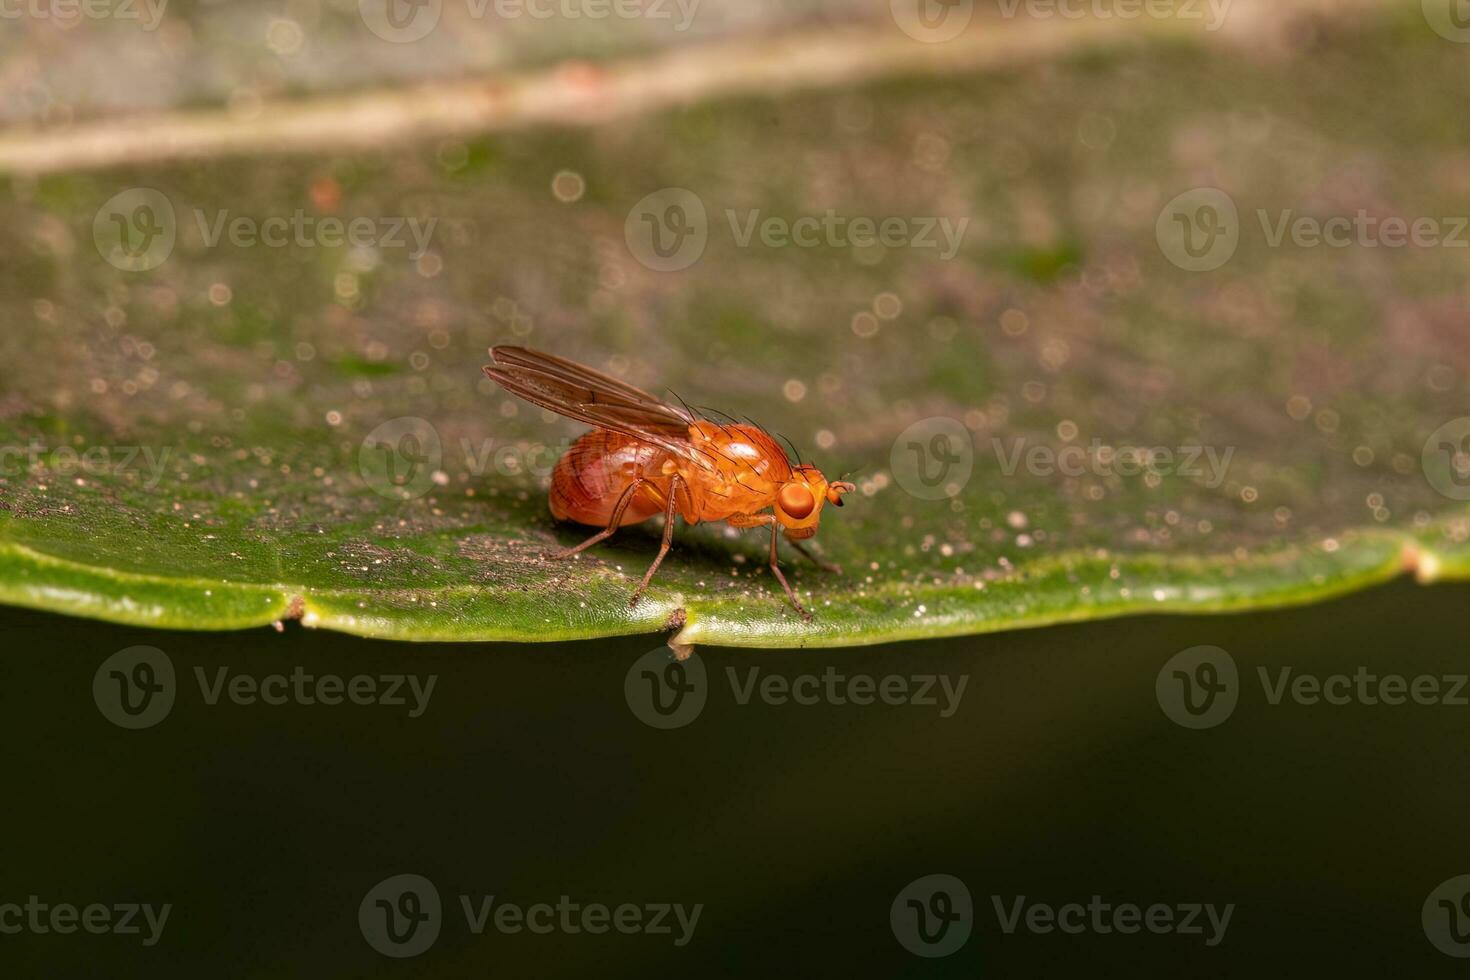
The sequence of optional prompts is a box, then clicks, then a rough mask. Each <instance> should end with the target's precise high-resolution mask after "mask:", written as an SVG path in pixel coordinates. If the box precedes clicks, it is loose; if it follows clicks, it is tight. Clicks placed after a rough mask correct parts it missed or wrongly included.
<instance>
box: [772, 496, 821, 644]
mask: <svg viewBox="0 0 1470 980" xmlns="http://www.w3.org/2000/svg"><path fill="white" fill-rule="evenodd" d="M780 534H781V525H780V524H777V523H776V519H775V518H774V517H772V518H771V574H772V575H774V576H776V581H777V582H780V583H781V588H783V589H785V590H786V598H788V599H790V600H791V604H792V605H793V606H795V607H796V611H797V612H799V613H801V618H802V619H803V620H805V621H806V622H808V623H810V622H811V621H812V614H811V613H809V612H807V611H806V607H805V606H803V605H802V604H801V600H799V599H797V598H796V593H795V592H793V591H792V589H791V586H790V584H789V583H787V581H786V576H785V575H783V574H782V573H781V566H780V564H779V562H778V558H777V555H776V538H777V537H778V536H779V535H780ZM792 543H793V544H794V543H795V542H792Z"/></svg>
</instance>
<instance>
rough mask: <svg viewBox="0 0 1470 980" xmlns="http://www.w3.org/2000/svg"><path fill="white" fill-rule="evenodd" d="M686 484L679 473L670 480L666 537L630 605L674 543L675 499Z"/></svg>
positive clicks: (665, 517) (634, 591)
mask: <svg viewBox="0 0 1470 980" xmlns="http://www.w3.org/2000/svg"><path fill="white" fill-rule="evenodd" d="M683 486H684V481H683V479H681V478H680V477H679V476H678V475H677V474H676V475H675V476H674V477H673V479H671V480H670V481H669V499H668V503H666V504H665V505H664V538H663V541H662V542H660V543H659V546H658V554H657V555H656V556H655V557H654V559H653V564H652V565H649V566H648V571H646V572H644V573H643V581H641V582H639V583H638V588H636V589H634V590H633V596H632V598H630V599H629V600H628V605H630V606H633V605H637V604H638V597H639V596H641V595H642V594H643V590H644V589H646V588H648V583H649V582H652V581H653V573H654V572H656V571H658V566H659V565H661V564H663V560H664V555H667V554H668V553H669V547H670V546H671V545H672V544H673V543H674V512H675V511H674V508H675V501H677V500H678V499H679V490H680V488H681V487H683Z"/></svg>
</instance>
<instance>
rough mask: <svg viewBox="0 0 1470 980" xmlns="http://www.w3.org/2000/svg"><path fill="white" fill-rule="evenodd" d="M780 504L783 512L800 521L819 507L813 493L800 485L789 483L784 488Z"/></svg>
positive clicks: (779, 500) (779, 499)
mask: <svg viewBox="0 0 1470 980" xmlns="http://www.w3.org/2000/svg"><path fill="white" fill-rule="evenodd" d="M778 502H779V503H780V504H781V509H782V510H783V511H785V512H786V513H787V514H788V515H790V516H791V517H794V518H796V519H797V520H798V521H799V520H801V519H802V518H803V517H806V516H807V515H808V514H810V513H811V512H812V508H814V507H816V506H817V499H816V498H815V497H813V496H812V492H811V491H810V490H808V489H807V488H806V487H804V486H802V485H801V484H800V483H788V484H786V485H785V486H784V487H782V488H781V495H780V497H779V498H778Z"/></svg>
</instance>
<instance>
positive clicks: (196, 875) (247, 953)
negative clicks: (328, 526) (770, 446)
mask: <svg viewBox="0 0 1470 980" xmlns="http://www.w3.org/2000/svg"><path fill="white" fill-rule="evenodd" d="M1467 597H1470V588H1466V587H1462V586H1456V587H1451V586H1445V587H1436V588H1429V589H1424V588H1419V587H1416V586H1413V585H1410V584H1398V585H1394V586H1391V587H1387V588H1382V589H1378V590H1375V591H1370V592H1367V593H1364V594H1361V595H1357V596H1353V597H1351V598H1348V599H1344V600H1341V601H1337V602H1334V603H1330V604H1325V605H1320V606H1315V607H1309V608H1303V609H1297V610H1290V611H1283V612H1276V613H1263V614H1253V615H1243V616H1226V617H1213V618H1163V617H1155V618H1144V619H1130V620H1121V621H1115V622H1109V623H1102V624H1096V623H1095V624H1090V625H1086V626H1077V627H1058V628H1051V629H1045V630H1037V631H1029V632H1016V633H1007V634H1000V635H995V636H988V637H974V638H968V639H959V640H950V641H943V642H931V643H922V644H919V643H916V644H908V645H895V646H886V647H877V648H872V649H857V650H851V649H850V650H834V651H806V652H777V651H771V652H760V651H749V650H747V651H736V650H721V649H714V648H709V649H705V650H703V651H702V657H703V659H704V662H705V665H706V667H707V669H708V673H709V683H710V693H709V699H708V703H707V705H706V707H705V708H704V710H703V713H702V714H701V715H700V716H699V717H698V718H697V719H696V720H695V721H693V723H691V724H690V725H688V726H687V727H685V728H682V729H679V730H675V731H659V730H656V729H654V728H651V727H649V726H647V725H645V724H644V723H642V722H641V721H639V720H638V718H637V717H635V715H634V714H633V712H632V711H631V710H630V708H629V705H628V703H627V702H626V700H625V697H624V694H623V683H624V677H625V675H626V673H627V672H628V670H629V667H630V665H632V663H633V662H634V661H635V660H636V659H637V658H638V657H639V656H641V655H642V654H644V653H645V652H647V651H648V650H650V649H652V648H653V647H655V646H656V644H657V640H656V639H655V638H650V637H643V638H638V637H634V638H627V639H620V640H607V641H598V642H587V643H577V644H556V645H545V646H534V645H508V644H507V645H488V644H487V645H479V646H472V645H439V644H433V645H427V644H426V645H410V644H399V643H380V642H370V641H365V640H360V639H356V638H352V637H347V636H341V635H336V634H332V633H325V632H312V631H307V630H302V629H299V628H295V627H291V628H288V629H287V630H286V632H285V633H284V634H277V633H275V632H272V631H269V630H262V631H258V632H251V633H240V634H189V633H166V632H157V631H150V630H138V629H128V628H123V627H117V626H111V625H103V624H97V623H91V622H85V621H81V620H76V619H66V618H61V617H56V616H51V615H43V614H38V613H32V612H27V611H20V610H5V611H4V612H3V613H0V615H3V619H4V628H3V635H4V637H5V639H6V643H5V646H6V647H7V650H6V656H5V657H3V658H0V671H3V672H4V673H3V675H0V676H3V681H4V682H3V684H0V726H3V735H4V743H5V745H6V747H7V751H6V759H7V762H6V766H5V771H6V777H7V778H6V784H7V789H8V791H9V792H8V793H7V802H6V805H5V807H4V812H5V817H4V820H3V823H0V839H3V840H4V842H5V844H4V858H3V861H0V901H21V902H23V901H25V898H26V896H28V895H30V894H36V895H37V896H39V897H40V898H42V899H43V900H45V901H48V902H53V903H56V902H71V903H74V904H77V905H85V904H87V903H89V902H106V903H112V902H127V901H138V902H151V903H153V904H154V905H159V904H162V903H164V902H170V903H172V904H173V906H174V908H173V911H172V913H171V915H170V918H169V920H168V923H167V925H166V927H165V929H164V932H163V935H162V939H161V941H160V942H159V943H158V944H157V945H156V946H154V947H152V948H144V947H143V946H142V943H141V937H138V936H132V937H125V936H116V935H102V936H95V935H86V934H76V935H67V936H62V935H54V934H50V935H34V934H29V933H22V934H19V935H6V936H0V975H4V976H7V977H33V976H34V977H42V976H44V977H73V976H76V977H81V976H109V977H157V976H190V977H203V976H209V977H225V976H230V977H313V976H322V975H337V976H355V977H394V976H396V977H452V976H480V977H483V976H509V975H516V976H584V975H589V974H595V975H600V976H646V975H682V976H748V975H752V974H755V973H758V972H759V973H764V974H771V975H781V976H797V975H806V976H841V975H855V974H862V975H880V976H975V975H985V976H1002V977H1030V976H1058V975H1063V974H1064V973H1081V972H1085V973H1086V974H1089V975H1099V976H1101V975H1107V976H1138V975H1157V974H1162V973H1165V972H1166V971H1167V973H1168V974H1169V975H1185V976H1221V975H1226V974H1236V973H1240V972H1244V971H1245V970H1246V969H1250V970H1251V971H1252V972H1264V973H1272V974H1283V973H1286V972H1288V971H1290V972H1292V973H1297V972H1303V971H1308V970H1310V971H1312V972H1314V973H1324V974H1325V973H1327V972H1328V971H1331V972H1332V973H1335V974H1339V975H1354V976H1360V975H1383V974H1386V973H1389V972H1392V973H1394V974H1396V975H1403V976H1416V977H1431V976H1450V975H1462V974H1463V973H1464V970H1465V968H1466V964H1465V962H1464V961H1461V960H1456V959H1452V958H1450V957H1447V956H1445V955H1444V954H1441V953H1440V952H1438V951H1436V950H1435V949H1434V947H1433V946H1432V945H1431V944H1430V943H1429V941H1428V940H1427V939H1426V937H1425V934H1424V931H1423V928H1422V927H1421V923H1420V912H1421V907H1422V906H1423V904H1424V901H1425V899H1426V898H1427V897H1428V895H1429V893H1430V892H1431V890H1433V889H1434V888H1435V887H1436V886H1437V885H1438V884H1440V883H1441V882H1442V881H1444V880H1445V879H1447V878H1450V877H1452V876H1454V875H1459V874H1463V873H1466V872H1467V871H1470V841H1467V835H1466V832H1465V813H1466V809H1467V802H1470V793H1467V780H1466V775H1467V767H1466V733H1467V720H1470V708H1466V707H1463V706H1461V707H1455V706H1446V705H1437V706H1422V705H1412V704H1410V705H1403V706H1397V707H1395V706H1387V705H1377V706H1372V705H1364V704H1353V705H1350V706H1330V705H1316V706H1307V705H1301V704H1293V703H1289V702H1288V703H1283V704H1281V705H1279V706H1273V705H1271V704H1269V702H1268V701H1267V699H1266V697H1265V696H1264V695H1263V693H1262V691H1261V685H1260V682H1259V680H1258V678H1257V676H1256V668H1257V667H1258V666H1263V665H1264V666H1269V667H1273V668H1274V667H1276V666H1278V665H1287V664H1290V665H1293V666H1294V667H1295V669H1296V671H1297V672H1310V673H1317V674H1329V673H1335V672H1343V673H1352V672H1353V671H1354V670H1355V669H1356V668H1357V667H1358V666H1366V667H1367V668H1369V669H1370V670H1372V671H1375V672H1377V673H1379V674H1383V673H1399V674H1403V675H1406V676H1409V677H1413V676H1415V675H1418V674H1454V673H1463V672H1465V671H1466V669H1467V658H1466V656H1465V652H1464V649H1463V637H1464V635H1465V628H1464V627H1465V608H1466V599H1467ZM139 643H146V644H153V645H156V646H158V647H160V648H161V649H163V650H165V651H166V652H167V653H168V655H169V657H170V658H171V659H172V661H173V663H174V666H175V668H176V670H177V672H178V677H179V693H178V698H177V701H176V703H175V705H174V707H173V710H172V712H171V714H169V716H168V717H167V718H166V719H164V720H163V721H162V722H161V723H160V724H158V725H157V726H155V727H152V728H148V729H144V730H140V731H128V730H124V729H122V728H119V727H116V726H115V725H113V724H112V723H111V722H109V721H108V720H107V719H106V718H105V717H104V716H103V715H102V714H101V713H100V712H99V710H98V709H97V707H96V705H95V704H94V702H93V698H92V693H91V691H92V679H93V674H94V672H95V671H96V670H97V668H98V666H99V664H101V662H102V661H103V660H104V659H105V658H106V657H108V656H109V655H111V654H112V653H113V652H115V651H116V650H118V649H120V648H123V647H126V646H131V645H134V644H139ZM1202 643H1210V644H1216V645H1219V646H1221V647H1224V648H1225V649H1226V650H1228V651H1229V652H1230V653H1231V654H1232V655H1233V656H1234V658H1235V660H1236V662H1237V664H1238V665H1239V667H1240V673H1241V684H1242V688H1241V696H1240V703H1239V705H1238V707H1237V709H1236V711H1235V713H1234V714H1233V716H1231V717H1230V718H1229V720H1227V721H1226V722H1225V723H1224V724H1222V725H1220V726H1219V727H1217V728H1213V729H1209V730H1205V731H1190V730H1186V729H1184V728H1181V727H1178V726H1176V725H1175V724H1174V723H1173V722H1171V721H1170V720H1169V719H1168V718H1167V717H1166V716H1165V715H1164V713H1163V712H1162V711H1161V709H1160V707H1159V704H1158V702H1157V700H1156V697H1155V689H1154V684H1155V678H1156V675H1157V673H1158V671H1159V669H1160V667H1161V666H1162V665H1163V664H1164V663H1165V661H1167V660H1168V659H1169V658H1170V657H1171V656H1172V655H1173V654H1174V653H1176V652H1178V651H1179V650H1182V649H1184V648H1187V647H1191V646H1194V645H1197V644H1202ZM221 665H226V666H229V667H230V669H231V671H232V672H249V673H251V674H255V675H261V674H265V673H270V672H286V673H289V672H290V671H291V670H292V669H293V668H294V667H295V666H297V665H301V666H302V667H304V668H305V669H306V670H308V671H312V672H314V673H318V674H321V673H336V674H340V675H344V676H351V675H353V674H358V673H364V674H380V673H402V672H405V671H407V672H415V673H419V674H435V675H437V676H438V682H437V685H436V687H435V690H434V693H433V695H432V698H431V700H430V702H429V706H428V709H427V711H426V712H425V713H424V714H423V715H422V716H421V717H419V718H417V719H409V718H407V717H406V713H407V710H408V709H407V708H396V707H388V706H360V705H359V706H349V705H342V706H336V707H333V706H326V705H291V706H282V707H270V706H265V705H258V704H257V705H254V706H239V705H234V704H227V703H220V704H217V705H213V706H211V705H208V704H206V703H205V701H204V699H203V697H201V695H200V693H199V688H198V685H197V682H196V680H195V678H194V673H193V670H194V668H195V667H203V668H205V669H206V671H207V672H209V673H210V674H211V675H212V673H213V671H214V670H215V669H216V668H217V667H218V666H221ZM829 665H831V666H834V667H836V668H838V669H839V670H841V671H842V672H844V673H846V674H858V673H864V674H870V675H874V676H881V675H885V674H890V673H900V674H923V673H948V674H951V675H959V674H965V675H968V677H969V681H968V686H967V688H966V690H965V692H964V695H963V699H962V700H961V702H960V706H959V709H958V711H957V712H956V713H955V714H954V715H953V716H952V717H950V718H940V717H938V709H937V708H928V707H918V706H902V707H894V706H871V707H859V706H854V705H842V706H839V705H831V704H823V705H818V706H800V705H792V704H787V705H784V706H782V705H771V704H763V703H758V702H756V703H751V704H749V705H744V706H742V705H739V704H738V703H737V702H736V700H735V698H734V697H733V696H732V694H731V693H730V688H729V684H728V681H727V679H726V675H725V668H726V667H736V668H737V669H739V670H741V671H744V670H746V669H747V668H748V667H750V666H759V667H760V668H762V671H763V672H766V673H769V672H777V673H781V674H785V675H792V674H795V673H798V672H816V673H820V672H821V671H823V670H825V669H826V668H827V667H828V666H829ZM405 872H412V873H416V874H422V875H424V876H426V877H427V878H429V879H430V880H432V881H433V882H434V884H435V885H436V886H437V889H438V891H439V893H440V895H441V897H442V899H443V902H444V907H445V911H444V922H443V927H442V931H441V933H440V935H439V938H438V940H437V942H435V943H434V944H433V946H432V947H431V948H430V949H428V950H427V951H426V952H424V953H423V954H422V955H420V956H417V957H415V958H411V959H391V958H388V957H386V956H383V955H381V954H380V953H378V952H376V951H375V950H374V949H373V948H371V947H370V946H369V945H368V943H367V942H366V940H365V939H364V937H363V935H362V933H361V931H360V929H359V926H358V921H357V909H358V905H359V902H361V901H362V899H363V897H364V895H365V894H366V893H367V892H368V891H369V889H371V888H372V887H373V886H374V885H375V884H376V883H377V882H379V881H381V880H382V879H384V878H386V877H388V876H390V875H395V874H400V873H405ZM933 873H946V874H952V875H956V876H958V877H959V878H961V879H962V880H963V881H964V882H966V884H967V885H968V887H969V889H970V891H971V892H972V894H973V896H974V904H975V925H974V932H973V934H972V935H971V937H970V939H969V941H968V943H967V944H966V945H965V946H964V947H963V948H962V949H961V950H960V951H959V952H957V953H955V954H953V955H952V956H949V957H948V958H945V959H921V958H918V957H915V956H913V955H911V954H909V953H908V952H906V951H905V950H904V949H903V947H902V946H900V945H899V943H898V942H897V940H896V939H895V936H894V934H893V932H892V930H891V928H890V926H889V921H888V916H889V906H890V903H892V902H893V900H894V898H895V896H896V895H897V894H898V893H899V891H900V890H901V889H902V888H903V887H904V886H905V885H906V884H907V883H908V882H910V881H912V880H914V879H916V878H919V877H921V876H923V875H927V874H933ZM461 894H469V895H472V896H475V897H476V898H477V899H478V897H480V896H484V895H495V896H497V897H498V898H499V899H503V900H504V901H508V902H515V903H517V904H521V905H529V904H532V903H535V902H541V901H548V902H552V903H555V902H556V901H557V900H558V898H559V896H561V895H563V894H565V895H568V896H570V897H571V898H572V899H573V900H575V901H578V902H582V903H589V902H604V903H607V904H609V905H616V904H619V903H622V902H632V903H638V904H643V903H655V902H682V903H685V904H686V905H693V904H694V903H703V905H704V906H705V907H704V910H703V912H702V914H701V917H700V919H699V922H698V925H697V927H696V929H695V931H694V935H693V939H692V941H691V942H690V943H689V944H688V945H687V946H684V947H682V948H676V947H675V946H674V943H673V938H672V937H671V936H649V935H631V936H629V935H620V934H617V933H615V932H610V933H609V934H606V935H601V936H593V935H586V934H581V935H565V934H553V935H547V936H538V935H531V934H527V933H524V932H523V933H521V934H517V935H508V934H502V933H496V932H493V931H487V932H486V933H485V934H483V935H480V936H475V935H473V934H471V933H470V931H469V930H468V929H467V928H466V926H465V921H464V916H463V914H462V912H461V911H460V908H459V901H458V896H459V895H461ZM1093 894H1099V895H1101V896H1103V898H1104V899H1105V900H1108V901H1111V902H1114V903H1118V902H1137V903H1139V904H1143V905H1147V904H1150V903H1154V902H1164V903H1182V902H1210V903H1215V904H1216V905H1224V904H1226V903H1232V902H1233V903H1235V905H1236V909H1235V911H1234V915H1233V918H1232V920H1231V922H1230V926H1229V929H1228V931H1227V933H1226V935H1225V939H1224V941H1223V942H1222V943H1221V944H1220V945H1218V946H1217V947H1215V948H1207V947H1206V946H1205V941H1204V937H1202V936H1188V937H1186V936H1177V935H1162V936H1160V935H1151V934H1148V933H1141V934H1138V935H1131V936H1130V935H1117V934H1113V935H1077V936H1074V935H1063V934H1060V933H1051V934H1030V933H1024V932H1020V933H1016V934H1014V935H1006V934H1005V933H1004V932H1003V931H1002V930H1001V929H1000V927H999V925H998V923H997V919H996V915H995V912H994V909H993V907H992V902H991V896H992V895H999V896H1002V897H1003V899H1004V901H1006V902H1007V903H1009V902H1011V901H1013V900H1014V898H1015V896H1019V895H1025V896H1027V898H1028V901H1032V902H1047V903H1053V904H1062V903H1066V902H1073V901H1079V902H1083V903H1086V902H1087V901H1088V900H1089V899H1090V897H1091V896H1092V895H1093Z"/></svg>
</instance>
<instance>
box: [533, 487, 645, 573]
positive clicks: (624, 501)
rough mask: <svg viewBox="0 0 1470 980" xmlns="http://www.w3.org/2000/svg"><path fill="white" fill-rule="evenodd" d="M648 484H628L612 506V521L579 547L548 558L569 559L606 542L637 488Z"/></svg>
mask: <svg viewBox="0 0 1470 980" xmlns="http://www.w3.org/2000/svg"><path fill="white" fill-rule="evenodd" d="M648 482H650V481H648V480H645V479H642V478H641V477H640V478H639V479H637V480H634V481H633V482H632V483H630V484H628V488H627V489H626V490H624V491H623V492H622V494H621V495H620V496H619V497H618V502H617V503H616V504H614V505H613V510H612V519H611V520H609V521H608V522H607V527H606V528H604V529H603V530H601V531H598V532H597V533H596V534H594V535H592V537H590V538H588V539H587V540H586V541H583V542H582V543H581V544H579V545H575V546H573V547H571V548H563V549H562V550H561V551H557V552H553V553H552V554H551V556H550V557H552V558H556V559H561V558H570V557H572V556H573V555H575V554H578V553H580V552H583V551H586V550H587V549H588V548H590V547H592V546H593V545H594V544H596V543H597V542H599V541H606V540H607V539H608V538H610V537H612V535H613V532H614V531H616V530H617V529H618V524H619V523H620V522H621V521H622V519H623V511H625V510H627V509H628V505H629V504H631V503H632V502H633V494H635V493H637V492H638V488H639V487H641V486H643V484H645V483H648Z"/></svg>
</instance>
